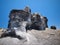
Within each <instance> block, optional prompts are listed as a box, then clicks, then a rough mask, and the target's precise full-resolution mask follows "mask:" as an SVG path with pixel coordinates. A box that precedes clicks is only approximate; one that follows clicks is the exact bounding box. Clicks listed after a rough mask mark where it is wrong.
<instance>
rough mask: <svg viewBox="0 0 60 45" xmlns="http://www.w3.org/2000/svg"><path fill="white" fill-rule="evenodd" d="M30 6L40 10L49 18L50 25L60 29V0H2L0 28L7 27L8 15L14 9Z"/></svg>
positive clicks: (39, 11)
mask: <svg viewBox="0 0 60 45" xmlns="http://www.w3.org/2000/svg"><path fill="white" fill-rule="evenodd" d="M25 6H29V7H30V8H31V10H32V12H33V13H34V12H38V13H40V14H42V15H43V16H46V17H47V18H48V26H49V27H50V26H51V25H55V26H56V27H57V28H58V29H60V0H0V28H7V26H8V20H9V18H8V16H9V13H10V11H11V10H12V9H24V7H25Z"/></svg>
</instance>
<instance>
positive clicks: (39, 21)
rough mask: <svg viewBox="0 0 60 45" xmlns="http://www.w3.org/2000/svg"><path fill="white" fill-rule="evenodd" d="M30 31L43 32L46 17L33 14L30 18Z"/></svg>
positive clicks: (45, 25)
mask: <svg viewBox="0 0 60 45" xmlns="http://www.w3.org/2000/svg"><path fill="white" fill-rule="evenodd" d="M31 21H32V26H31V28H32V29H36V30H45V28H46V27H48V26H47V21H48V19H47V18H46V17H43V16H40V15H39V14H33V15H32V18H31Z"/></svg>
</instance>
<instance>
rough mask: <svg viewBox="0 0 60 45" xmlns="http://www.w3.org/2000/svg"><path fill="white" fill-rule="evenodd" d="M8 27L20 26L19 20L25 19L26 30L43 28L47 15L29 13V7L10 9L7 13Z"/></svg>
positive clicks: (45, 24) (45, 25)
mask: <svg viewBox="0 0 60 45" xmlns="http://www.w3.org/2000/svg"><path fill="white" fill-rule="evenodd" d="M9 18H10V19H9V23H8V28H10V29H12V28H14V27H20V26H21V24H20V25H19V22H22V21H26V22H28V23H27V24H26V27H25V28H26V30H30V29H36V30H45V28H46V27H48V25H47V21H48V19H47V17H43V16H40V15H39V14H31V9H30V8H29V7H26V8H25V9H24V10H12V11H11V12H10V15H9Z"/></svg>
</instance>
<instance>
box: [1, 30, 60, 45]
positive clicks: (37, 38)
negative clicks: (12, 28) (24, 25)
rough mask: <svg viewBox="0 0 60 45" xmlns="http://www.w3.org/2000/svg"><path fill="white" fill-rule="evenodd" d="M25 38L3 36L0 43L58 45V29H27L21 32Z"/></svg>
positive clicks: (7, 44) (59, 38)
mask: <svg viewBox="0 0 60 45" xmlns="http://www.w3.org/2000/svg"><path fill="white" fill-rule="evenodd" d="M23 34H24V35H25V36H26V39H21V40H19V39H17V38H12V37H5V38H1V39H0V45H60V30H53V29H46V30H41V31H38V30H31V31H30V30H28V31H27V33H23Z"/></svg>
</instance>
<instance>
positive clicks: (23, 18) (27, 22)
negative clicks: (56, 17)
mask: <svg viewBox="0 0 60 45" xmlns="http://www.w3.org/2000/svg"><path fill="white" fill-rule="evenodd" d="M47 22H48V19H47V17H44V16H41V15H40V14H39V13H33V14H32V13H31V9H30V8H29V7H26V8H24V10H16V9H13V10H11V12H10V14H9V22H8V29H0V45H60V30H56V27H54V26H52V27H51V29H48V25H47ZM53 29H54V30H53Z"/></svg>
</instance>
